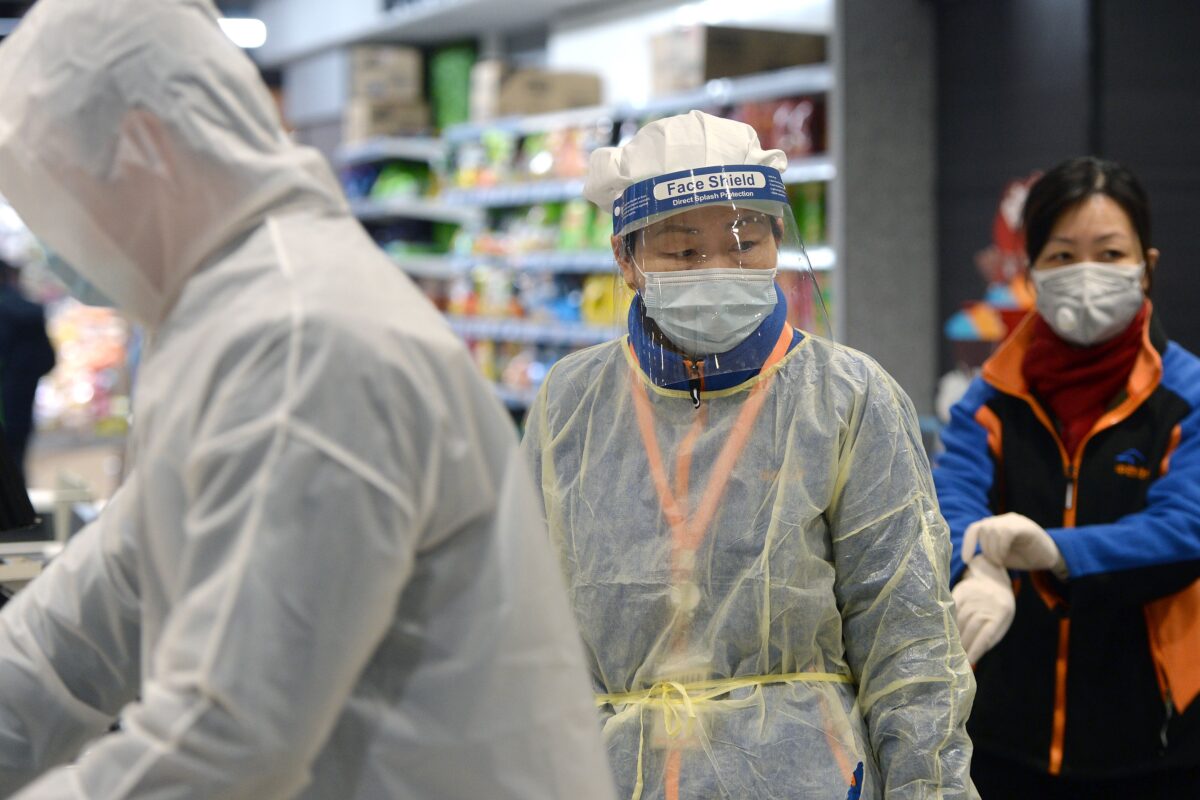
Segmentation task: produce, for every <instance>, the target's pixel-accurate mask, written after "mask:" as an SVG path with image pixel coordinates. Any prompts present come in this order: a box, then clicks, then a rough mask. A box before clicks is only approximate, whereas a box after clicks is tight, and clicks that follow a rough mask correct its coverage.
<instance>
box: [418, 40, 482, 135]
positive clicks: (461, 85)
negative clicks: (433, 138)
mask: <svg viewBox="0 0 1200 800" xmlns="http://www.w3.org/2000/svg"><path fill="white" fill-rule="evenodd" d="M474 64H475V48H474V47H472V46H471V45H467V44H457V45H450V46H448V47H439V48H438V49H436V50H434V51H433V53H432V54H431V55H430V57H429V89H430V97H431V98H432V100H433V119H434V122H435V123H436V124H437V127H438V128H440V129H445V128H447V127H449V126H450V125H458V124H460V123H464V122H466V121H467V120H468V119H469V118H470V104H471V67H472V66H473V65H474Z"/></svg>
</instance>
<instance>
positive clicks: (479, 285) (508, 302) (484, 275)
mask: <svg viewBox="0 0 1200 800" xmlns="http://www.w3.org/2000/svg"><path fill="white" fill-rule="evenodd" d="M471 278H472V280H473V281H474V283H475V296H476V297H478V298H479V301H478V306H477V309H476V313H477V314H479V315H480V316H483V317H496V318H507V317H520V316H522V315H523V313H524V311H523V309H522V308H521V305H520V302H519V301H518V300H517V296H516V291H515V287H514V285H513V279H512V275H511V274H510V273H509V271H508V270H504V269H498V268H496V267H491V266H486V265H481V266H478V267H476V268H475V269H473V270H472V271H471Z"/></svg>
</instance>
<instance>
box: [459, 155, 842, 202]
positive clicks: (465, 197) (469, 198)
mask: <svg viewBox="0 0 1200 800" xmlns="http://www.w3.org/2000/svg"><path fill="white" fill-rule="evenodd" d="M836 174H837V170H836V168H835V167H834V166H833V161H832V160H831V159H830V158H829V157H828V156H813V157H811V158H803V159H797V160H796V161H794V162H792V165H791V166H790V167H788V168H787V170H786V171H785V172H784V173H783V182H784V183H808V182H810V181H831V180H833V179H834V177H835V175H836ZM583 183H584V182H583V179H582V178H567V179H558V180H546V181H530V182H527V183H510V184H507V185H503V186H487V187H481V188H478V189H450V190H448V191H446V192H443V193H442V195H441V203H442V204H444V205H451V206H471V207H478V208H504V207H511V206H529V205H535V204H537V203H554V202H561V201H564V200H574V199H576V198H579V197H582V196H583Z"/></svg>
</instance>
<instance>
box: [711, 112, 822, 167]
mask: <svg viewBox="0 0 1200 800" xmlns="http://www.w3.org/2000/svg"><path fill="white" fill-rule="evenodd" d="M729 118H730V119H736V120H738V121H739V122H744V123H746V124H747V125H749V126H750V127H752V128H754V130H755V131H757V132H758V139H759V142H761V144H762V146H763V147H764V148H768V149H771V148H776V149H779V150H782V151H784V152H785V153H787V155H788V157H789V158H803V157H805V156H811V155H813V154H814V153H819V152H822V151H823V150H824V148H825V103H824V101H823V100H821V99H820V98H815V97H793V98H786V99H782V100H762V101H756V102H748V103H739V104H738V105H736V106H734V107H733V109H732V110H731V111H730V112H729Z"/></svg>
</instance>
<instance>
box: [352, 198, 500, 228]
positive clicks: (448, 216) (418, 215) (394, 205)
mask: <svg viewBox="0 0 1200 800" xmlns="http://www.w3.org/2000/svg"><path fill="white" fill-rule="evenodd" d="M350 210H351V211H352V212H353V213H354V216H356V217H358V218H359V219H360V220H361V221H363V222H379V221H382V220H388V219H405V218H407V219H427V220H432V221H433V222H453V223H455V224H458V225H481V224H483V213H482V211H481V210H480V209H479V208H474V207H459V206H454V205H448V204H447V203H445V202H437V201H433V200H426V199H422V198H419V197H396V198H392V199H390V200H368V199H362V200H351V201H350Z"/></svg>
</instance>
